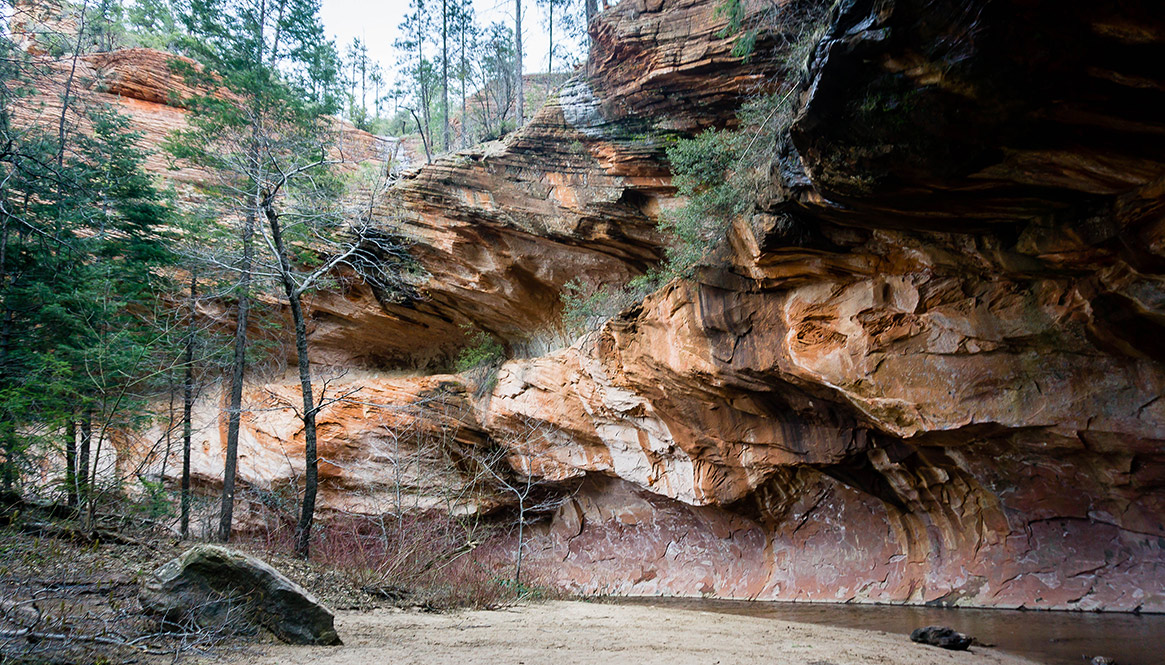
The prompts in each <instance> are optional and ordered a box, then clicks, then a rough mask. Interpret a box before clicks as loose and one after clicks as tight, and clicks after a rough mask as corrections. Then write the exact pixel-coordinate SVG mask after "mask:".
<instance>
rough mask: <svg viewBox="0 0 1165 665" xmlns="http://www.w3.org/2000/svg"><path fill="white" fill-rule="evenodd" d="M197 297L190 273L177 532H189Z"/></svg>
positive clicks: (193, 275)
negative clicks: (180, 505)
mask: <svg viewBox="0 0 1165 665" xmlns="http://www.w3.org/2000/svg"><path fill="white" fill-rule="evenodd" d="M197 297H198V273H197V272H194V271H192V272H191V273H190V314H189V316H190V320H189V321H187V322H186V350H185V352H184V353H183V354H182V366H183V369H182V372H183V374H182V508H181V511H182V514H181V519H180V522H179V533H180V534H181V536H182V539H183V540H185V539H186V537H187V536H188V535H189V534H190V435H191V433H192V431H193V429H194V428H193V423H192V421H191V415H192V413H191V412H192V411H193V410H194V313H195V309H194V301H195V298H197Z"/></svg>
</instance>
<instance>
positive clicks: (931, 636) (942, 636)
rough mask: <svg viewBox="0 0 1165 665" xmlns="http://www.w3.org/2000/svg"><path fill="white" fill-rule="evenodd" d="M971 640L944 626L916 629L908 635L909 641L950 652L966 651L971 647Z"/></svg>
mask: <svg viewBox="0 0 1165 665" xmlns="http://www.w3.org/2000/svg"><path fill="white" fill-rule="evenodd" d="M971 640H972V638H970V637H967V636H966V635H964V634H962V633H960V632H958V631H956V630H955V629H953V628H947V627H946V626H927V627H926V628H916V629H915V630H914V632H913V633H910V641H911V642H918V643H919V644H929V645H931V646H936V647H942V648H943V649H950V650H952V651H966V649H967V647H969V646H971Z"/></svg>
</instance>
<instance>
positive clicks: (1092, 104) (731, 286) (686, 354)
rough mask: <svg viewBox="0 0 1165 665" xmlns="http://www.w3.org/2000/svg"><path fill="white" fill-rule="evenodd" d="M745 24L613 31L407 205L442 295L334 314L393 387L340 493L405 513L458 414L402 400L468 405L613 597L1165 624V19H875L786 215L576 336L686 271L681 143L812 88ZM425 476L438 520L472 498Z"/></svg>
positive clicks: (841, 31)
mask: <svg viewBox="0 0 1165 665" xmlns="http://www.w3.org/2000/svg"><path fill="white" fill-rule="evenodd" d="M718 4H719V3H717V2H714V1H710V0H623V2H621V3H619V4H618V5H616V6H614V7H612V8H611V9H609V10H606V11H604V12H603V13H601V14H600V15H599V16H598V17H597V18H596V20H595V22H594V23H592V25H591V34H592V37H593V39H594V45H593V49H592V52H591V57H590V59H589V61H588V64H587V66H586V68H585V71H582V72H580V73H579V75H578V76H577V77H576V78H575V79H573V80H572V81H571V82H570V83H568V84H567V85H566V86H564V87H563V88H562V89H561V90H560V91H559V93H558V94H557V96H556V97H554V98H552V99H551V100H550V101H549V102H548V103H547V105H546V106H545V107H543V109H542V110H541V111H540V112H539V113H538V114H537V116H536V117H535V118H534V119H533V120H532V121H531V122H530V124H529V125H528V126H527V127H525V128H523V129H522V130H520V131H519V132H517V133H515V134H512V135H510V136H508V137H506V138H505V139H504V140H502V141H499V142H494V143H489V144H485V145H482V146H478V147H476V148H474V149H471V150H467V151H463V152H459V153H455V154H452V155H448V156H445V157H441V158H439V159H437V160H436V161H435V162H434V163H432V164H428V165H425V166H423V167H421V168H419V169H416V170H414V171H411V172H409V173H407V174H406V175H405V176H404V178H403V179H402V181H401V182H400V183H399V184H398V185H397V187H396V188H394V190H393V192H392V193H391V194H392V195H391V196H388V197H385V198H384V199H383V200H382V201H381V202H380V203H379V204H378V207H377V208H376V216H377V218H378V219H379V220H381V221H382V223H384V224H385V226H386V227H389V226H391V228H392V229H393V230H394V231H399V232H402V233H405V234H407V235H408V236H409V237H411V238H413V240H414V242H415V245H414V255H415V256H416V257H417V259H418V260H419V262H420V263H421V264H422V265H423V267H424V268H425V270H426V271H427V273H428V279H427V281H426V282H425V283H424V284H420V285H418V288H417V291H416V293H413V294H407V297H405V298H403V299H402V298H401V297H399V294H397V296H395V297H390V295H391V294H377V293H373V292H371V291H370V290H368V289H367V288H366V287H364V286H362V285H360V284H348V285H346V286H345V287H344V290H343V291H342V292H341V291H337V292H333V293H327V294H321V295H319V296H318V297H316V298H315V300H314V301H313V303H312V306H313V311H312V335H313V338H312V339H313V344H314V345H315V347H314V348H315V349H318V352H319V356H318V358H317V360H318V361H319V362H320V364H321V365H330V366H338V367H348V368H352V369H353V371H354V373H353V375H352V377H351V378H346V379H344V381H346V382H348V383H349V384H350V385H351V386H352V389H353V390H355V389H358V388H359V389H361V393H360V394H361V395H364V394H365V393H366V394H367V396H366V397H360V398H359V399H355V400H352V401H353V402H359V403H360V405H359V406H356V405H354V404H352V403H347V404H345V403H338V404H336V405H333V406H330V407H329V408H328V409H327V410H325V411H324V413H323V414H322V416H321V418H322V423H321V446H322V448H323V450H324V451H325V452H324V457H325V458H327V459H325V460H324V464H323V466H322V469H323V470H324V472H323V477H324V478H323V492H324V494H323V498H324V504H325V508H329V507H331V508H336V509H364V510H377V509H382V508H381V507H383V506H385V505H399V503H394V501H398V500H397V499H395V498H393V497H391V496H390V495H391V494H393V490H392V489H391V488H392V487H394V486H395V485H394V481H395V480H396V479H397V478H398V476H394V474H395V473H398V471H399V468H400V460H401V459H402V458H401V456H400V453H399V450H398V449H396V448H393V446H394V445H396V441H395V439H393V437H394V436H396V434H395V433H397V432H399V431H402V430H403V431H407V430H409V429H417V428H420V429H424V428H425V427H430V425H428V424H425V423H421V422H419V421H418V422H413V421H411V420H410V421H409V422H404V420H407V419H408V418H413V416H411V415H410V416H400V415H384V414H386V413H390V414H391V413H396V412H393V411H392V410H391V407H392V406H393V405H404V406H407V405H410V404H417V403H418V402H424V403H425V404H428V402H427V401H426V400H425V397H424V396H425V395H430V394H432V391H434V390H436V389H437V387H438V386H441V385H444V386H445V388H442V389H441V390H442V391H443V394H447V395H454V397H451V398H448V399H446V400H445V401H446V402H449V401H452V402H455V403H456V404H457V405H458V406H457V414H456V417H455V422H452V421H451V422H449V423H446V424H445V425H438V426H437V430H434V431H440V432H442V433H445V432H451V433H450V434H448V435H446V434H441V436H449V437H451V438H452V439H455V441H456V446H455V447H461V448H462V449H466V450H470V449H480V448H484V447H487V446H491V445H500V446H503V447H508V449H509V455H510V463H511V464H512V465H513V466H514V468H515V469H517V470H519V471H520V472H523V473H529V474H534V475H535V476H536V477H537V478H539V479H541V480H543V481H544V482H545V483H547V485H548V486H549V487H553V488H557V492H558V493H559V495H560V496H561V505H560V506H559V507H558V508H557V511H556V512H555V513H554V514H553V515H552V516H551V517H550V518H549V519H548V520H547V521H545V522H544V523H542V524H540V525H539V526H537V527H536V528H535V529H534V535H533V536H532V537H531V538H530V540H529V542H527V543H526V544H525V545H526V547H527V548H528V551H529V557H530V559H531V560H532V561H534V562H536V563H537V564H538V565H539V566H541V567H542V568H543V569H545V570H547V571H550V574H551V575H553V576H555V577H556V578H557V579H558V580H559V581H560V582H561V583H563V584H564V585H566V586H569V587H571V588H573V589H576V590H579V591H583V592H592V593H593V592H617V593H644V594H656V593H666V594H680V595H700V594H705V595H716V596H730V597H744V598H761V599H791V600H804V601H835V602H836V601H859V602H915V603H939V604H956V605H983V606H1001V607H1017V606H1023V607H1029V608H1058V609H1108V610H1137V609H1140V610H1144V611H1165V591H1163V590H1165V400H1163V399H1162V394H1163V393H1165V353H1163V351H1162V349H1165V346H1163V345H1162V343H1161V340H1162V339H1165V117H1162V116H1161V114H1160V112H1159V109H1161V108H1165V71H1163V70H1162V65H1161V63H1165V16H1162V15H1161V13H1160V11H1159V9H1158V8H1157V7H1156V6H1155V4H1154V3H1152V2H1149V1H1148V0H1145V1H1144V2H1131V3H1122V5H1121V6H1120V7H1119V8H1117V7H1115V6H1110V5H1107V4H1103V3H1083V2H1068V3H1064V2H1051V1H1050V0H1045V1H1041V0H1011V1H1009V2H985V1H984V2H979V1H972V2H957V1H955V0H940V1H938V2H926V3H923V2H921V0H917V1H909V0H880V1H877V2H875V1H872V0H871V1H861V0H848V1H844V2H841V3H839V4H838V5H837V6H836V7H835V8H834V9H833V11H832V12H831V14H830V16H829V18H828V20H827V22H826V23H825V24H824V25H823V28H824V30H823V32H822V36H821V38H820V40H819V41H817V43H816V46H815V48H814V49H813V51H812V53H811V55H809V56H808V57H807V60H806V62H805V63H804V68H805V71H804V72H801V73H799V74H796V75H795V76H798V77H800V78H798V79H797V81H793V82H786V83H795V84H796V86H797V87H796V88H795V90H796V96H795V102H794V104H793V110H794V112H795V117H793V118H792V119H791V122H789V124H788V129H787V141H785V142H784V143H783V144H782V145H783V148H782V150H781V152H780V154H779V155H776V156H775V158H774V160H773V163H772V167H771V170H770V176H771V177H770V178H769V181H768V183H767V184H766V186H765V188H764V191H762V192H760V193H759V194H760V196H759V199H760V200H759V201H758V203H757V208H756V210H755V211H754V213H753V214H751V215H749V216H748V217H747V218H745V219H740V220H736V222H735V223H734V224H733V225H732V226H731V228H730V229H729V231H728V233H727V237H726V238H725V242H724V243H723V244H722V246H721V247H719V248H718V249H717V252H716V254H715V255H714V257H713V259H714V260H713V261H712V262H711V263H710V264H709V265H706V266H703V267H702V268H700V269H699V270H698V271H697V273H696V274H695V276H694V277H693V278H692V279H687V280H676V281H673V282H671V283H669V284H667V285H666V286H664V287H663V288H662V289H660V290H659V291H657V292H656V293H654V294H651V295H650V296H648V297H647V298H646V299H645V300H644V301H643V302H642V303H641V304H637V305H635V306H633V307H631V308H629V309H627V310H625V311H623V312H622V313H621V314H619V315H618V316H616V317H615V318H614V319H612V320H611V321H609V322H608V323H606V324H605V325H603V326H602V327H601V328H600V329H598V330H595V331H593V332H590V333H588V334H586V335H584V336H583V337H582V338H581V339H577V340H571V339H566V333H565V331H564V330H563V327H562V325H561V323H560V318H561V308H562V306H561V294H562V291H563V288H564V286H565V285H566V284H567V283H568V282H570V281H572V280H580V281H582V282H586V283H589V284H592V285H598V284H622V283H624V282H626V281H627V280H628V279H630V278H632V277H634V276H636V275H639V274H642V273H643V272H644V271H645V270H647V269H648V268H649V267H650V266H652V265H654V264H655V263H657V262H658V261H659V260H660V258H661V256H662V255H663V247H664V245H665V243H666V238H665V237H663V235H662V234H661V233H660V232H659V231H658V230H657V228H656V225H657V223H658V222H659V220H660V217H661V215H662V214H663V211H665V210H667V209H668V208H669V207H670V206H674V205H676V204H677V202H676V201H675V199H674V191H675V190H674V188H673V187H672V185H671V182H670V173H669V171H668V168H667V163H666V159H665V155H664V147H665V146H666V145H667V144H668V141H669V140H670V138H671V137H675V136H687V135H691V134H693V133H695V132H698V131H700V130H702V129H704V128H708V127H725V126H732V125H733V124H734V122H735V114H736V111H737V109H738V108H739V107H740V105H741V104H742V103H744V101H745V100H746V99H748V98H749V97H751V96H753V95H756V94H758V93H762V92H765V91H767V90H771V89H774V88H775V87H776V84H777V83H781V82H782V81H780V80H779V77H781V76H789V75H785V74H782V73H781V72H783V71H788V68H787V67H782V66H781V64H780V63H781V60H780V58H781V57H782V51H781V44H782V43H783V41H784V38H783V37H782V35H780V34H770V33H766V32H764V31H762V32H761V33H760V34H759V36H758V40H757V43H756V47H755V53H754V56H753V57H751V58H744V57H741V56H739V55H734V54H733V52H732V51H733V44H734V38H733V37H731V36H724V35H723V33H722V32H721V31H722V29H723V28H724V26H725V21H726V19H725V18H724V16H722V15H721V14H720V13H718V12H717V6H718ZM785 4H786V5H789V6H792V5H793V4H794V3H793V2H792V1H790V2H788V3H785ZM745 6H746V7H748V8H749V11H750V12H761V11H763V10H764V9H765V7H766V6H767V5H765V4H763V3H757V4H756V5H755V6H754V5H753V4H751V3H745ZM134 80H135V79H133V78H132V77H129V78H126V79H125V81H126V82H125V83H124V84H122V88H121V89H124V90H132V89H134V88H133V86H134V83H133V81H134ZM147 96H148V95H145V94H138V95H137V99H139V100H145V98H146V97H147ZM135 103H136V102H135ZM142 103H156V100H155V101H150V100H145V101H143V102H142ZM163 106H164V105H163ZM151 108H153V107H151ZM154 112H155V113H156V114H158V116H159V117H162V116H165V117H167V118H168V117H170V115H173V114H175V113H180V111H179V110H176V109H175V108H174V107H169V106H166V107H165V108H161V107H158V108H157V109H155V111H154ZM141 117H148V116H147V115H143V116H141ZM159 122H161V121H159ZM772 122H773V123H774V125H775V124H776V123H777V122H778V121H777V120H776V119H774V120H773V121H772ZM782 127H784V125H782ZM464 326H469V327H472V328H476V329H480V330H484V331H487V332H488V333H490V334H491V335H493V336H495V337H496V338H498V339H499V340H501V341H502V342H504V344H505V345H506V347H507V350H508V352H509V355H510V357H511V359H510V360H509V361H507V362H506V363H505V364H504V365H503V366H502V367H501V368H500V370H499V371H498V374H497V377H496V383H494V384H493V385H492V389H491V390H489V391H487V392H489V394H486V395H484V396H483V397H481V398H480V399H477V398H475V397H474V396H473V395H472V388H473V385H468V386H467V385H466V384H467V383H468V384H473V383H474V381H473V380H472V378H468V377H444V376H427V375H428V374H429V373H431V372H433V371H435V370H441V369H444V368H447V366H448V364H449V362H450V359H451V358H452V357H453V356H455V354H456V353H457V351H458V349H459V348H461V347H463V346H464V345H465V344H466V337H465V333H464V332H463V327H464ZM401 370H404V371H405V372H407V373H408V374H407V375H403V376H395V377H392V376H387V375H386V372H389V371H401ZM485 385H486V386H487V387H488V386H490V382H488V381H487V382H486V383H485ZM290 389H291V388H289V387H288V386H287V385H286V384H285V383H284V382H280V381H272V382H271V383H269V384H268V385H265V386H258V385H257V386H256V387H255V389H254V399H253V400H252V401H254V402H255V403H260V402H262V401H263V399H269V398H271V396H272V395H276V394H278V393H279V392H280V391H284V392H286V391H287V390H290ZM289 403H290V400H289V399H284V400H283V401H282V402H279V403H278V404H275V405H272V406H271V407H270V408H268V409H267V410H258V409H257V410H256V411H255V412H254V413H253V414H252V415H251V416H250V417H249V418H248V421H247V423H246V431H247V435H246V436H245V437H244V452H245V454H246V455H247V457H246V458H245V459H244V460H243V461H242V463H241V473H242V474H243V476H244V478H245V479H247V480H248V482H250V483H251V484H254V485H256V486H263V485H269V484H272V483H276V484H277V483H279V482H293V481H294V479H295V477H296V468H297V467H296V465H295V462H294V461H292V460H294V457H295V450H296V449H297V448H296V446H297V445H298V446H299V448H298V449H299V450H302V441H300V438H301V436H302V435H301V433H299V432H298V429H297V425H296V423H295V421H294V417H293V413H292V412H291V410H290V407H289V406H281V405H284V404H289ZM370 405H372V406H370ZM207 413H208V414H210V413H211V411H210V410H208V411H207ZM401 413H404V411H402V412H401ZM408 413H414V414H415V413H417V411H416V410H413V411H408ZM206 419H207V423H208V425H207V428H206V429H204V430H203V431H204V432H211V434H206V435H205V436H204V441H203V446H204V447H203V449H202V454H203V455H204V457H205V459H204V460H203V461H204V462H205V468H202V467H200V468H201V469H202V476H203V477H204V479H205V481H206V482H213V478H214V474H215V463H216V460H218V459H220V457H219V456H220V455H221V453H219V452H218V450H219V448H217V447H216V446H217V445H218V444H217V443H216V442H217V440H218V438H217V434H214V432H215V431H216V430H215V425H214V424H213V422H214V416H213V415H208V416H207V418H206ZM425 422H432V420H431V419H430V420H426V421H425ZM437 422H438V423H439V422H441V421H440V420H439V419H438V421H437ZM530 432H537V433H538V435H537V436H530V435H529V433H530ZM390 444H391V445H390ZM390 449H392V450H390ZM394 450H395V451H397V452H395V453H394V452H393V451H394ZM284 454H286V456H284ZM418 455H420V454H419V453H418ZM420 457H424V455H420ZM425 459H426V461H425V463H424V465H420V466H417V467H415V469H414V472H415V473H416V474H417V475H416V478H415V479H414V480H413V481H411V484H410V485H409V487H410V492H412V493H413V494H415V496H416V497H418V498H416V505H418V506H420V505H421V504H422V503H424V502H426V501H430V499H427V498H423V497H437V496H445V495H446V493H443V492H442V491H440V490H439V488H441V487H454V488H457V487H460V486H461V484H463V483H466V482H471V481H472V480H473V479H471V478H466V477H465V476H464V474H463V473H462V471H463V470H462V469H459V468H458V467H457V466H456V465H455V464H453V465H452V466H449V461H448V460H447V459H445V458H441V457H440V456H431V457H428V458H425ZM218 464H220V467H221V463H220V462H219V463H218ZM443 464H444V465H446V466H445V467H442V465H443ZM422 467H423V468H422ZM432 501H436V499H435V498H434V499H432ZM499 501H501V499H500V498H495V499H491V500H490V501H489V506H490V507H493V506H496V505H497V502H499ZM426 505H430V504H426ZM466 509H472V508H466Z"/></svg>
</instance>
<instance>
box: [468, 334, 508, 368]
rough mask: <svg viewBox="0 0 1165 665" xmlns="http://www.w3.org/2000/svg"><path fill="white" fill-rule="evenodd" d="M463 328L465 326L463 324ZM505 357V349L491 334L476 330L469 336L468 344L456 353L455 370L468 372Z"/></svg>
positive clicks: (493, 363)
mask: <svg viewBox="0 0 1165 665" xmlns="http://www.w3.org/2000/svg"><path fill="white" fill-rule="evenodd" d="M463 329H466V327H464V326H463ZM505 359H506V350H505V349H504V348H503V347H502V345H501V343H500V342H498V341H497V340H496V339H494V338H493V336H492V335H489V334H488V333H486V332H484V331H481V330H478V331H476V332H474V333H472V334H471V335H470V336H469V346H466V347H465V348H463V349H461V353H459V354H458V355H457V371H458V372H469V371H471V370H475V369H478V368H481V367H486V366H488V365H496V364H498V363H500V362H501V361H503V360H505Z"/></svg>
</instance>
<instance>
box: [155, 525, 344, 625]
mask: <svg viewBox="0 0 1165 665" xmlns="http://www.w3.org/2000/svg"><path fill="white" fill-rule="evenodd" d="M140 598H141V603H142V608H143V609H144V610H145V611H146V613H147V614H150V615H153V616H157V617H158V618H159V619H161V620H162V622H163V623H169V624H181V623H185V622H187V621H190V620H193V621H194V622H195V623H197V624H198V625H199V626H201V627H204V628H211V627H222V626H224V624H227V623H228V622H234V621H243V622H245V623H249V624H252V625H258V626H262V627H264V628H266V629H267V630H270V631H271V632H272V633H274V634H275V636H276V637H278V638H279V639H281V640H283V641H284V642H288V643H291V644H320V645H333V644H340V637H339V635H337V634H336V629H335V627H334V625H333V620H334V615H333V614H332V611H331V610H330V609H328V608H327V607H325V606H324V605H323V604H322V603H320V601H318V600H317V599H316V598H315V597H314V596H312V595H311V594H310V593H309V592H308V591H307V590H306V589H304V588H303V587H301V586H299V585H298V584H296V583H295V582H292V581H291V580H289V579H288V578H287V577H286V576H284V575H283V574H282V573H280V572H279V571H277V570H275V569H274V568H272V567H271V566H269V565H267V564H266V563H264V562H262V561H260V560H259V559H256V558H255V557H253V556H249V555H247V554H243V553H241V552H236V551H234V550H231V549H228V548H225V547H220V546H218V545H198V546H196V547H194V548H192V549H190V550H187V551H186V552H185V553H184V554H182V556H179V557H178V558H176V559H173V560H172V561H170V562H169V563H167V564H165V565H164V566H162V567H161V568H159V569H158V570H157V571H155V572H154V574H153V576H152V577H151V578H150V579H148V580H147V581H146V583H145V585H144V587H143V588H142V591H141V595H140Z"/></svg>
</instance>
